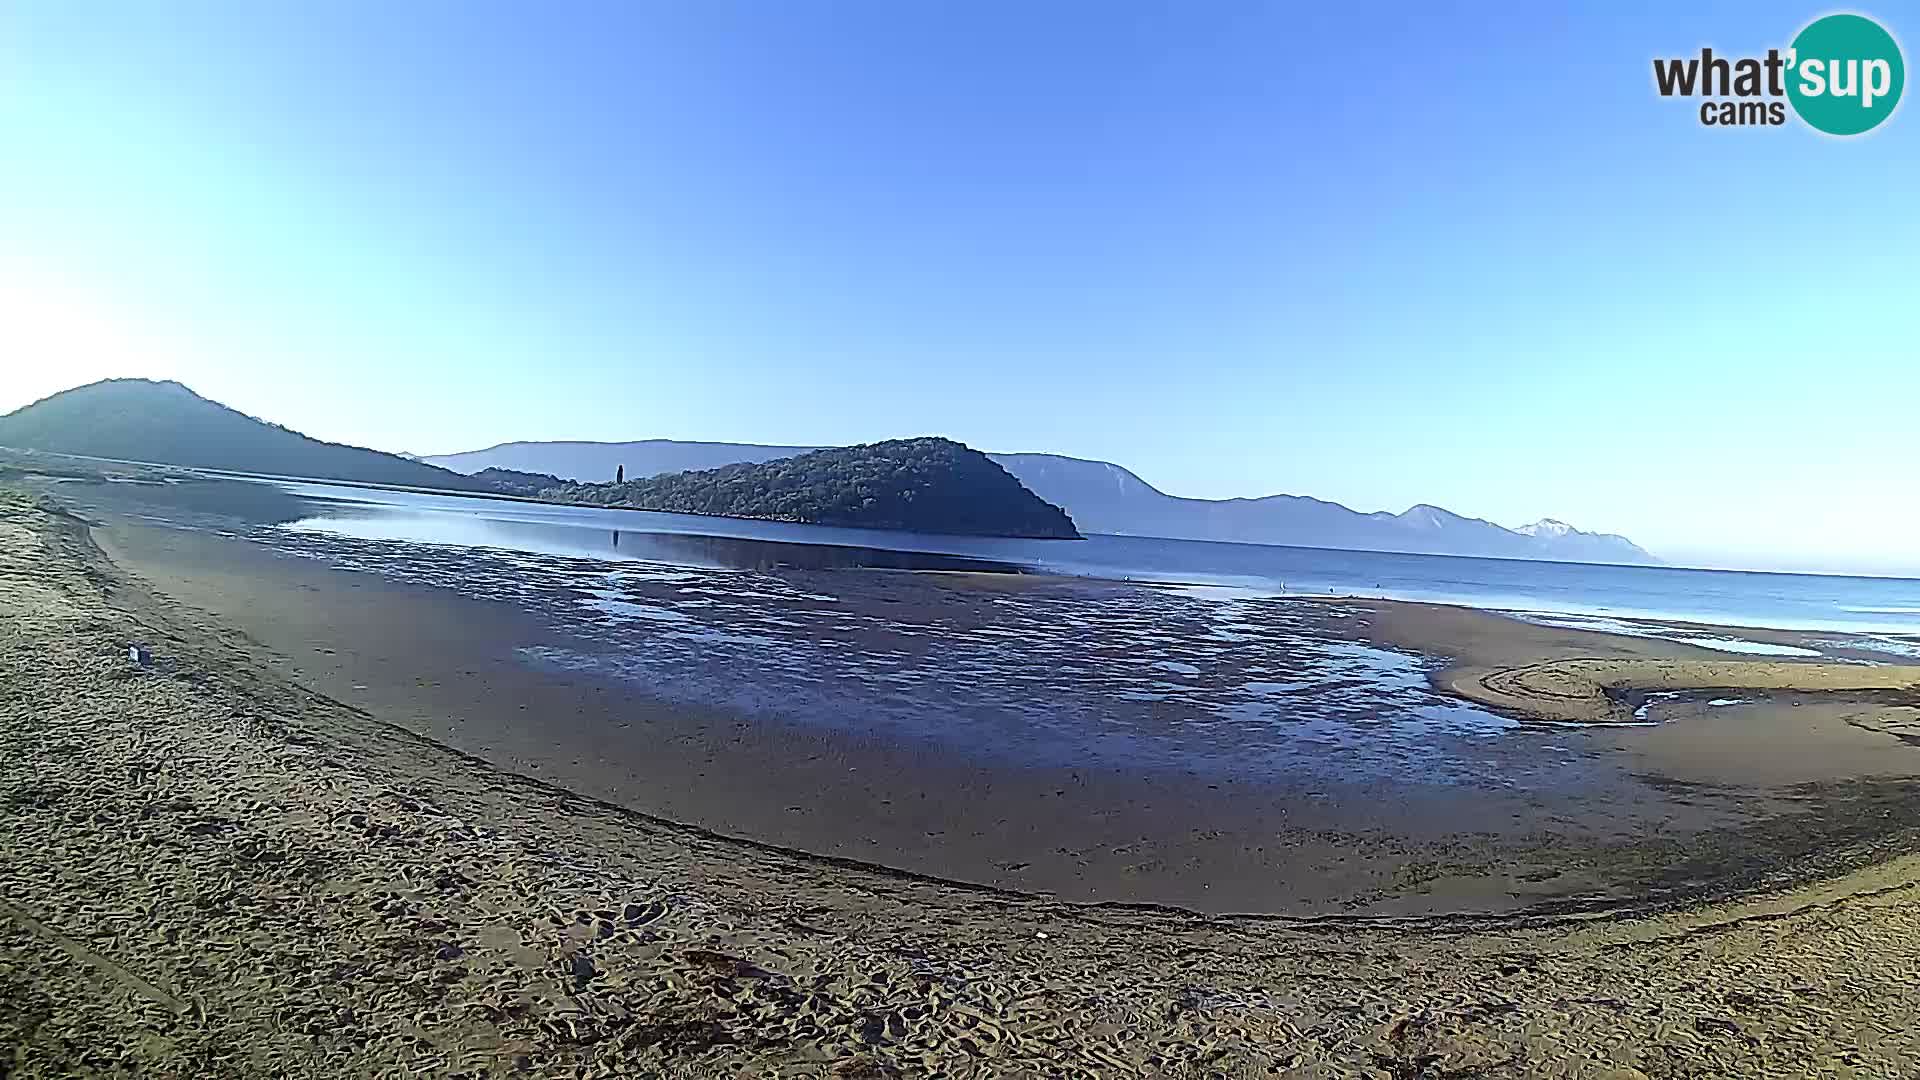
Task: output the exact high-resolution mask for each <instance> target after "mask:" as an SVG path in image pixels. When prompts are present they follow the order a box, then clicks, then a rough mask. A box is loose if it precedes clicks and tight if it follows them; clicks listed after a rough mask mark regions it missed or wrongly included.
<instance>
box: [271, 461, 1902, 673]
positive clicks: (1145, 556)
mask: <svg viewBox="0 0 1920 1080" xmlns="http://www.w3.org/2000/svg"><path fill="white" fill-rule="evenodd" d="M277 486H279V487H281V488H282V489H283V490H285V491H287V492H288V493H290V494H292V495H295V496H297V497H299V498H300V499H301V500H302V501H303V503H304V504H306V505H308V506H310V507H311V508H312V513H311V514H310V515H308V516H306V517H303V518H300V519H299V520H295V521H292V522H289V523H286V524H285V526H284V527H285V528H288V529H291V530H295V531H305V532H312V533H326V534H332V535H338V536H350V537H359V538H363V539H379V540H393V541H404V542H411V543H423V544H452V545H464V546H471V547H486V548H499V549H504V550H510V551H519V552H526V553H531V554H546V555H564V556H573V557H581V558H593V559H607V560H620V561H637V562H661V563H667V564H675V565H684V566H697V567H711V568H725V569H770V568H776V567H793V568H807V569H829V568H847V567H881V568H898V569H954V570H965V569H1015V570H1021V571H1026V572H1033V573H1048V574H1061V575H1067V576H1079V577H1093V578H1105V579H1111V580H1122V581H1143V582H1162V583H1177V584H1183V585H1192V586H1204V587H1207V588H1206V589H1204V590H1198V591H1196V595H1204V594H1205V593H1206V592H1207V591H1209V590H1210V591H1212V593H1213V595H1216V596H1219V597H1222V598H1225V597H1230V596H1279V595H1323V596H1353V597H1381V598H1386V599H1395V600H1417V601H1427V602H1433V603H1446V604H1461V605H1465V606H1468V607H1476V608H1483V609H1488V610H1493V611H1502V612H1510V613H1516V614H1521V615H1525V616H1529V617H1538V621H1545V622H1554V623H1564V624H1565V625H1569V626H1578V627H1582V628H1588V629H1599V630H1613V631H1615V632H1619V631H1621V630H1622V629H1623V624H1621V623H1619V622H1617V621H1613V620H1629V619H1630V620H1653V621H1661V622H1691V623H1709V624H1715V625H1720V626H1745V627H1769V628H1775V629H1786V630H1815V631H1832V632H1836V633H1847V634H1867V635H1886V636H1887V637H1888V639H1889V649H1890V650H1892V651H1896V652H1897V651H1898V649H1899V648H1905V647H1907V646H1906V645H1904V644H1903V642H1902V640H1901V639H1903V638H1905V637H1909V636H1910V637H1913V638H1914V639H1915V640H1916V642H1920V581H1917V580H1913V579H1907V578H1879V577H1849V576H1843V575H1824V574H1780V573H1763V572H1754V571H1740V570H1696V569H1687V568H1681V567H1666V566H1611V565H1597V564H1591V563H1562V562H1538V561H1529V560H1522V559H1482V558H1470V557H1464V556H1454V555H1405V554H1395V553H1389V552H1372V551H1336V550H1330V549H1326V548H1310V547H1282V546H1276V545H1265V544H1233V543H1219V542H1213V541H1201V540H1166V539H1159V538H1153V537H1132V536H1104V535H1094V536H1090V537H1088V538H1087V539H1085V540H1020V539H1003V538H995V537H969V536H935V535H926V534H919V533H905V532H893V531H882V530H873V529H842V528H832V527H827V526H818V525H792V524H786V523H782V522H762V521H745V520H739V519H731V518H713V517H699V516H694V515H686V514H662V513H653V512H648V511H634V510H607V509H598V508H591V507H572V506H557V505H546V504H539V503H523V502H513V501H503V500H495V499H484V498H470V497H466V496H454V495H437V494H424V493H417V492H408V491H393V490H387V489H374V488H361V487H348V486H343V485H332V484H308V483H279V484H278V485H277ZM1627 629H1631V628H1627ZM1729 651H1753V650H1747V649H1730V650H1729ZM1915 655H1916V656H1920V653H1915Z"/></svg>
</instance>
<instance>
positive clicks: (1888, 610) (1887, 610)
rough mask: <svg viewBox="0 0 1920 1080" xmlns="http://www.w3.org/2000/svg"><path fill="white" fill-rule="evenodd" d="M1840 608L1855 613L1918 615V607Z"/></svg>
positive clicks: (1919, 611) (1919, 612)
mask: <svg viewBox="0 0 1920 1080" xmlns="http://www.w3.org/2000/svg"><path fill="white" fill-rule="evenodd" d="M1840 610H1841V611H1850V612H1853V613H1854V614H1856V615H1920V607H1897V606H1896V607H1872V606H1861V607H1846V606H1844V605H1843V606H1842V607H1841V608H1840Z"/></svg>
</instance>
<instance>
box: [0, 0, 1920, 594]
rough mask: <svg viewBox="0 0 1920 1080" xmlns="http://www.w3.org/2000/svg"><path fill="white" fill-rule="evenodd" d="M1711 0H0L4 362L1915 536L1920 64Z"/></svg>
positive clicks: (227, 387)
mask: <svg viewBox="0 0 1920 1080" xmlns="http://www.w3.org/2000/svg"><path fill="white" fill-rule="evenodd" d="M1674 6H1675V5H1669V4H1648V5H1645V6H1644V7H1641V8H1638V9H1635V8H1633V7H1631V6H1629V5H1624V4H1604V5H1603V4H1591V5H1581V7H1583V8H1584V9H1586V13H1569V12H1552V11H1549V10H1547V6H1546V5H1530V4H1529V5H1514V6H1513V7H1511V8H1508V9H1505V10H1504V11H1503V10H1502V9H1500V8H1498V7H1496V6H1495V5H1493V4H1483V3H1476V4H1467V5H1462V6H1461V7H1458V8H1456V9H1451V10H1447V9H1443V8H1442V7H1440V6H1437V5H1428V4H1420V5H1408V6H1406V7H1399V6H1394V7H1365V6H1360V5H1351V4H1327V5H1317V6H1316V7H1315V8H1314V9H1312V10H1295V9H1293V7H1292V6H1291V5H1281V4H1279V3H1224V2H1200V3H1175V2H1172V0H1152V2H1147V0H1139V2H1135V0H1105V2H1101V3H1076V2H1065V0H1062V2H1047V3H1038V4H1035V3H1015V2H1007V3H988V2H984V0H968V2H966V3H956V4H927V3H913V2H898V0H887V2H874V3H866V2H856V0H793V2H790V3H762V2H758V0H738V2H727V0H698V2H679V0H674V2H642V0H636V2H633V3H605V2H589V3H540V4H533V3H520V4H511V5H509V4H491V3H480V2H474V0H409V2H407V3H387V2H384V0H381V2H355V0H336V2H329V3H323V4H279V3H245V2H241V0H231V2H226V3H213V2H207V0H165V2H153V3H134V2H125V3H111V4H108V3H93V2H87V0H0V409H10V408H14V407H17V406H18V405H21V404H24V403H26V402H28V401H31V400H33V399H35V398H38V397H40V396H43V395H45V394H47V393H50V392H52V391H55V390H58V389H62V388H64V387H67V386H70V385H74V384H77V383H81V382H86V381H91V380H93V379H96V378H100V377H104V376H109V375H148V376H154V377H172V378H178V379H180V380H181V381H183V382H185V383H187V384H188V385H189V386H192V387H193V388H194V389H196V390H198V391H200V392H201V393H203V394H205V395H207V396H209V397H212V398H215V399H216V400H220V401H223V402H226V403H228V404H231V405H233V406H235V407H236V408H240V409H242V410H244V411H247V412H250V413H253V414H256V415H259V416H263V417H266V418H268V419H272V420H275V421H278V422H281V423H284V424H286V425H288V426H290V427H294V428H297V429H300V430H303V431H306V432H308V433H310V434H314V435H317V436H321V437H325V438H329V439H336V440H342V441H348V442H354V443H360V444H363V445H369V446H374V447H378V448H381V449H389V450H407V451H413V452H421V453H428V452H448V451H454V450H463V449H475V448H479V447H483V446H487V445H491V444H493V443H497V442H501V441H506V440H512V439H556V438H580V439H637V438H648V437H672V438H698V439H722V440H742V441H754V442H778V443H807V444H821V443H845V442H854V441H866V440H872V439H878V438H886V437H892V436H900V435H911V434H923V433H935V434H944V435H949V436H952V437H954V438H958V439H961V440H964V441H966V442H968V443H970V444H972V445H974V446H977V447H980V448H982V449H988V450H1000V451H1015V450H1047V451H1056V452H1060V453H1067V454H1073V455H1077V456H1082V457H1094V458H1105V459H1108V460H1112V461H1117V462H1120V463H1122V464H1125V465H1127V466H1129V467H1131V468H1132V469H1134V470H1135V471H1136V472H1138V473H1139V474H1140V475H1141V476H1142V477H1144V478H1145V479H1147V480H1148V481H1150V482H1152V483H1154V484H1156V485H1157V486H1159V487H1161V488H1162V489H1164V490H1167V491H1170V492H1173V493H1175V494H1181V495H1194V496H1204V497H1220V496H1229V495H1260V494H1271V493H1275V492H1292V493H1300V494H1311V495H1317V496H1320V497H1323V498H1328V499H1335V500H1339V501H1341V502H1344V503H1347V504H1348V505H1350V506H1353V507H1355V508H1357V509H1361V510H1376V509H1390V510H1401V509H1404V508H1406V507H1407V506H1408V505H1410V504H1412V503H1416V502H1433V503H1438V504H1441V505H1444V506H1447V507H1449V508H1451V509H1454V510H1457V511H1460V512H1462V513H1467V514H1472V515H1476V516H1482V517H1487V518H1490V519H1493V520H1495V521H1499V522H1502V523H1504V524H1509V525H1512V524H1520V523H1523V522H1526V521H1531V520H1533V519H1535V518H1539V517H1542V516H1549V515H1551V516H1554V517H1560V518H1564V519H1566V520H1569V521H1572V522H1574V523H1575V524H1577V525H1580V526H1582V527H1586V528H1596V529H1605V530H1609V531H1618V532H1623V533H1626V534H1628V535H1629V536H1631V537H1633V538H1634V539H1636V540H1638V541H1640V542H1641V543H1642V544H1644V545H1646V546H1648V547H1650V548H1652V549H1654V550H1655V551H1656V552H1659V553H1661V554H1663V555H1666V556H1668V557H1671V558H1677V559H1680V560H1684V561H1690V562H1710V563H1716V564H1734V565H1770V566H1791V567H1813V568H1826V569H1838V568H1857V569H1869V570H1875V569H1892V568H1904V569H1909V570H1912V569H1920V499H1916V498H1915V497H1914V495H1913V487H1914V483H1913V477H1914V475H1915V472H1914V470H1915V465H1916V462H1917V461H1920V362H1917V361H1920V258H1916V253H1917V252H1920V243H1917V241H1920V207H1917V206H1916V194H1917V193H1920V114H1917V113H1915V112H1914V107H1913V106H1912V105H1905V106H1903V107H1902V109H1901V112H1900V114H1898V115H1896V116H1894V117H1893V119H1892V120H1891V121H1889V122H1888V123H1887V124H1886V125H1885V126H1883V127H1882V128H1881V129H1880V130H1878V131H1876V132H1874V133H1872V134H1870V135H1868V136H1865V137H1862V138H1858V139H1853V140H1847V141H1842V140H1837V139H1830V138H1825V137H1821V136H1818V135H1816V134H1814V133H1813V132H1811V131H1809V130H1808V129H1806V128H1805V127H1803V126H1800V125H1799V124H1798V123H1797V122H1791V123H1790V124H1789V126H1787V127H1786V128H1755V129H1735V130H1715V129H1710V128H1704V127H1702V126H1701V125H1700V123H1699V121H1698V118H1697V112H1696V107H1695V106H1694V105H1692V104H1689V103H1687V102H1683V101H1677V100H1662V99H1660V98H1658V97H1657V96H1656V94H1655V93H1654V90H1653V84H1652V76H1651V60H1652V58H1653V57H1654V56H1655V55H1660V56H1679V55H1685V54H1687V53H1689V52H1697V50H1698V49H1699V47H1700V46H1701V45H1703V44H1708V45H1712V46H1714V48H1715V49H1716V51H1718V52H1722V53H1729V54H1735V55H1746V54H1752V53H1764V51H1765V49H1766V48H1767V47H1769V46H1785V45H1786V44H1787V43H1788V42H1789V41H1790V40H1791V38H1792V36H1793V34H1794V33H1795V31H1796V30H1798V28H1799V27H1800V26H1802V25H1804V24H1805V23H1806V22H1807V21H1809V20H1810V19H1811V18H1813V17H1814V16H1816V15H1819V14H1822V13H1824V12H1825V11H1826V10H1827V9H1825V8H1821V7H1818V6H1809V5H1804V4H1798V5H1796V4H1788V5H1779V4H1763V3H1730V4H1723V5H1719V6H1717V7H1708V6H1705V5H1700V6H1697V7H1694V8H1693V10H1690V11H1687V12H1684V13H1682V12H1676V11H1673V10H1669V9H1670V8H1672V7H1674ZM1864 10H1865V11H1866V12H1867V13H1868V14H1872V15H1876V16H1878V17H1880V18H1881V20H1882V22H1884V23H1885V24H1887V25H1888V26H1889V28H1890V29H1892V31H1893V32H1894V33H1895V34H1896V35H1901V34H1903V33H1904V34H1905V35H1907V37H1906V38H1905V39H1904V40H1907V41H1909V42H1911V41H1915V40H1920V10H1916V9H1914V8H1910V7H1905V8H1903V7H1895V6H1882V7H1879V8H1873V7H1869V8H1866V9H1864ZM1912 53H1913V49H1912V46H1911V45H1909V46H1908V59H1909V61H1910V62H1911V61H1912V60H1913V59H1914V57H1913V55H1912Z"/></svg>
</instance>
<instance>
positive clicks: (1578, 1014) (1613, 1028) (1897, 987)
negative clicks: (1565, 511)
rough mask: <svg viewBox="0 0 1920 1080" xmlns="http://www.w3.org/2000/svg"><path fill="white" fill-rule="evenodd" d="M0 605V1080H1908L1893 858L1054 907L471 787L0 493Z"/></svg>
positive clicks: (1887, 837)
mask: <svg viewBox="0 0 1920 1080" xmlns="http://www.w3.org/2000/svg"><path fill="white" fill-rule="evenodd" d="M0 618H3V619H4V621H3V622H0V671H4V674H5V678H4V682H3V683H0V710H3V711H4V717H5V721H4V724H3V725H0V814H4V815H5V828H4V831H0V844H4V858H3V859H0V898H3V899H0V1073H4V1074H7V1075H21V1076H64V1075H74V1074H103V1075H120V1074H125V1075H131V1074H134V1073H140V1074H142V1075H161V1076H195V1077H199V1076H361V1075H409V1074H411V1075H467V1076H478V1075H515V1074H520V1075H541V1076H558V1075H568V1076H572V1075H587V1076H627V1075H635V1076H649V1075H690V1076H697V1075H708V1076H718V1075H755V1076H762V1075H794V1076H805V1075H821V1076H825V1075H840V1076H858V1075H935V1074H938V1075H988V1076H1053V1075H1058V1076H1126V1075H1149V1076H1152V1075H1168V1076H1211V1075H1220V1076H1236V1077H1237V1076H1272V1075H1283V1076H1299V1077H1318V1076H1377V1077H1429V1076H1431V1077H1442V1076H1453V1077H1468V1076H1511V1077H1532V1076H1549V1077H1552V1076H1568V1077H1572V1076H1579V1077H1605V1076H1611V1077H1616V1078H1624V1077H1632V1076H1636V1075H1642V1074H1644V1075H1647V1076H1654V1077H1665V1076H1702V1077H1708V1076H1712V1077H1724V1076H1804V1075H1810V1074H1828V1075H1854V1076H1875V1077H1878V1076H1914V1075H1920V1034H1916V1032H1920V992H1916V990H1915V987H1916V985H1920V891H1916V884H1920V859H1916V858H1915V857H1913V856H1911V855H1908V854H1905V852H1906V851H1907V850H1910V849H1911V848H1910V842H1911V838H1910V837H1909V836H1907V835H1905V834H1895V833H1889V832H1885V831H1881V832H1876V833H1873V834H1872V835H1871V837H1870V839H1871V841H1872V844H1873V845H1874V853H1877V854H1878V855H1880V856H1882V857H1881V858H1879V859H1878V860H1877V861H1874V862H1872V863H1870V864H1868V865H1865V866H1862V865H1859V863H1858V860H1857V859H1847V860H1842V861H1839V862H1836V863H1833V864H1832V866H1833V867H1834V869H1833V871H1832V874H1831V876H1827V877H1823V878H1819V879H1817V880H1815V881H1813V882H1812V883H1810V884H1800V885H1797V886H1793V887H1791V888H1787V889H1784V890H1780V891H1773V892H1759V893H1756V894H1754V895H1749V896H1747V897H1745V898H1743V899H1740V900H1738V901H1736V902H1727V903H1720V904H1712V905H1704V906H1700V907H1697V908H1693V909H1689V910H1685V911H1673V912H1667V913H1664V914H1660V915H1656V916H1653V917H1646V918H1625V917H1613V918H1588V919H1547V918H1524V917H1510V918H1501V919H1468V918H1454V919H1431V920H1402V921H1393V920H1374V921H1367V920H1350V919H1277V918H1265V919H1262V918H1247V917H1238V918H1235V917H1199V916H1191V915H1185V914H1182V913H1179V912H1175V911H1166V910H1146V909H1137V908H1127V907H1120V906H1081V905H1071V904H1064V903H1058V902H1050V901H1047V900H1043V899H1035V898H1029V897H1023V896H1020V895H1016V894H1012V893H1006V892H999V891H994V890H988V889H982V888H977V887H965V886H957V885H953V884H948V883H943V882H939V881H935V880H930V879H925V878H917V877H913V876H909V875H903V874H899V873H886V872H881V871H878V870H876V869H874V868H872V867H867V866H861V865H857V864H852V863H844V862H841V863H836V862H832V861H827V860H822V859H818V858H811V857H806V856H801V855H797V854H793V853H789V852H785V851H782V850H779V849H775V848H769V847H765V846H756V845H752V844H746V843H742V842H739V841H734V840H728V839H724V838H721V837H718V836H716V835H714V834H712V833H709V832H705V831H702V830H698V829H692V828H688V827H685V826H679V825H674V824H671V823H669V822H666V821H663V820H659V819H657V818H650V817H646V816H643V815H638V814H635V813H632V812H629V811H624V810H621V809H617V808H615V807H612V806H610V805H607V804H605V803H599V802H595V801H592V800H589V799H585V798H581V797H579V796H577V795H573V794H570V793H568V792H566V791H564V790H561V789H559V788H556V787H553V786H548V785H545V784H542V783H539V782H536V781H533V780H529V779H524V778H521V777H518V776H514V775H511V774H508V773H505V772H502V771H500V770H498V769H496V768H494V767H492V766H490V765H488V764H486V763H484V762H482V761H479V760H477V759H475V758H473V757H469V756H466V755H463V754H459V753H456V752H452V751H450V750H448V749H446V748H444V747H442V746H440V745H437V744H435V743H432V742H429V741H427V740H424V739H422V738H419V737H417V736H415V735H412V734H410V733H407V732H405V731H403V730H401V729H399V728H397V727H395V726H392V725H390V724H388V723H385V722H383V721H382V719H381V718H380V717H378V716H376V715H371V714H369V713H367V712H365V711H363V710H359V709H355V708H353V707H350V706H347V705H344V704H342V703H340V702H338V701H335V700H332V699H330V698H326V697H322V696H320V695H318V694H316V693H314V692H313V691H311V690H310V689H307V688H304V687H303V686H301V685H299V684H298V683H296V682H294V681H293V680H290V679H289V678H287V676H286V675H285V674H284V673H283V672H281V671H279V670H276V668H275V666H274V665H271V664H269V663H267V662H265V660H264V659H263V657H262V655H261V652H260V650H259V649H258V647H257V646H256V645H255V644H254V643H253V642H251V641H249V640H247V639H245V638H244V637H242V636H240V635H238V634H236V633H234V632H233V631H231V630H230V629H227V628H223V627H221V626H220V625H218V624H217V623H213V622H210V621H208V620H206V619H205V618H204V616H201V615H199V614H197V613H195V612H192V611H190V610H186V609H183V608H181V607H180V606H178V605H176V604H168V603H164V602H161V601H160V600H158V599H157V598H156V597H154V596H153V595H151V594H150V593H149V592H148V591H147V590H146V588H145V587H144V586H143V585H142V584H140V583H138V582H136V581H133V580H131V579H129V578H127V577H126V576H125V575H124V574H123V573H122V572H121V571H119V570H117V569H116V568H115V567H113V566H112V565H111V564H110V563H108V562H106V561H105V560H104V559H103V558H101V557H100V555H99V553H98V551H97V550H96V549H94V548H93V547H92V545H91V542H90V541H89V539H88V538H87V533H86V530H85V529H84V528H83V527H82V526H81V525H80V524H79V523H77V522H75V521H74V520H72V519H70V518H62V517H58V516H54V515H51V514H49V513H47V512H45V511H43V510H40V509H37V508H35V507H33V506H32V505H31V504H30V503H29V502H27V501H25V500H22V499H20V498H9V499H8V500H7V501H6V502H5V503H4V504H0ZM130 641H143V642H147V643H149V644H150V645H151V646H152V648H153V650H154V663H153V666H152V667H151V668H147V669H141V668H137V667H136V666H134V665H133V664H130V663H129V661H128V659H127V654H126V648H127V644H128V643H129V642H130ZM1896 745H1897V744H1896ZM1845 839H1846V838H1845V837H1836V838H1835V843H1836V845H1839V844H1842V843H1843V842H1844V841H1845ZM1855 839H1859V838H1858V837H1856V838H1855ZM1854 854H1856V855H1857V854H1859V853H1858V852H1855V853H1854ZM1807 869H1809V870H1812V871H1817V870H1818V869H1819V867H1818V866H1817V865H1815V866H1812V867H1810V868H1807Z"/></svg>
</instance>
